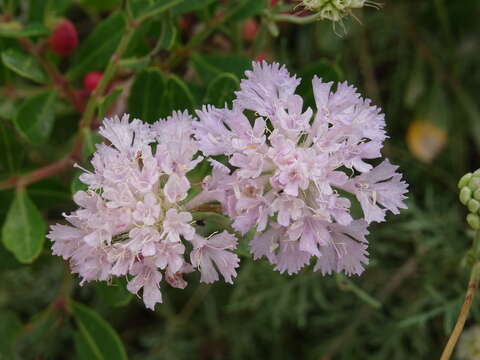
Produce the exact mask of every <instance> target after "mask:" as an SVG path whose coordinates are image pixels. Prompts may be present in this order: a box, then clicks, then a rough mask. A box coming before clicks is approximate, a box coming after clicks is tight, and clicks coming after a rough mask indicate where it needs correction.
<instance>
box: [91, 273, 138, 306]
mask: <svg viewBox="0 0 480 360" xmlns="http://www.w3.org/2000/svg"><path fill="white" fill-rule="evenodd" d="M95 287H96V288H97V293H98V294H99V296H100V298H101V300H102V302H106V303H108V304H110V305H112V306H125V305H127V304H128V303H129V302H130V300H131V299H132V297H133V294H132V293H131V292H130V291H128V290H127V281H126V280H125V279H124V278H113V279H112V281H111V283H110V284H107V283H106V282H105V281H99V282H96V283H95Z"/></svg>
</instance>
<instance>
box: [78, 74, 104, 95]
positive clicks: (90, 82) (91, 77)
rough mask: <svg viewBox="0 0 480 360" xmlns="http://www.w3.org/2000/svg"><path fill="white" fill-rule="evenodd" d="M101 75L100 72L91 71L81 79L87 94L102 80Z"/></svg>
mask: <svg viewBox="0 0 480 360" xmlns="http://www.w3.org/2000/svg"><path fill="white" fill-rule="evenodd" d="M102 76H103V73H102V72H100V71H91V72H89V73H88V74H87V75H85V77H84V78H83V87H84V88H85V90H87V91H88V92H92V91H93V90H95V88H96V87H97V86H98V83H99V82H100V80H102Z"/></svg>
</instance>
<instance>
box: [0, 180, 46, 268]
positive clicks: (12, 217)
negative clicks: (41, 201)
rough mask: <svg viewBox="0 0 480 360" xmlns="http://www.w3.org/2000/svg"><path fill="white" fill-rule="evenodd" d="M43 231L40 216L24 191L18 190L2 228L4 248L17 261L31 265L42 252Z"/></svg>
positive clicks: (43, 225) (43, 227) (43, 222)
mask: <svg viewBox="0 0 480 360" xmlns="http://www.w3.org/2000/svg"><path fill="white" fill-rule="evenodd" d="M45 231H46V225H45V221H44V220H43V217H42V214H40V211H38V209H37V207H36V206H35V204H34V203H33V202H32V200H30V198H29V197H28V194H27V192H26V190H25V189H22V188H19V189H18V190H17V192H16V194H15V198H14V199H13V203H12V204H11V205H10V209H9V210H8V213H7V218H6V219H5V223H4V225H3V228H2V241H3V243H4V245H5V247H6V248H7V249H8V250H10V251H11V252H12V253H13V254H14V255H15V257H16V258H17V259H18V261H20V262H22V263H31V262H32V261H33V260H35V258H36V257H37V256H38V255H40V252H41V251H42V248H43V243H44V241H45Z"/></svg>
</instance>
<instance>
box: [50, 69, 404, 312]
mask: <svg viewBox="0 0 480 360" xmlns="http://www.w3.org/2000/svg"><path fill="white" fill-rule="evenodd" d="M246 77H247V78H246V79H244V80H242V82H241V85H240V91H238V92H236V99H235V100H234V102H233V105H232V107H231V108H229V107H225V108H223V109H218V108H215V107H212V106H204V107H203V108H202V109H201V110H199V111H197V116H198V119H193V118H191V117H190V116H189V115H188V113H186V112H184V113H181V112H175V113H173V115H172V116H171V117H169V118H167V119H166V120H160V121H158V122H156V123H154V124H152V125H149V124H145V123H143V122H141V121H140V120H137V119H134V120H133V121H129V119H128V116H126V115H125V116H124V117H123V118H122V119H118V118H114V119H106V120H105V121H104V124H103V127H102V128H101V129H100V134H101V135H102V136H103V137H105V138H106V139H107V140H108V144H101V145H99V146H98V147H97V151H96V153H95V154H94V156H93V159H92V165H93V171H91V172H90V171H86V170H85V173H84V174H83V175H81V177H80V179H81V181H83V182H84V183H85V184H87V185H88V190H87V191H79V192H77V193H76V194H75V196H74V200H75V202H76V203H77V204H78V206H79V209H78V210H77V211H75V212H73V213H71V214H68V215H65V217H66V219H67V220H68V222H69V223H70V225H54V226H52V227H51V231H50V233H49V235H48V237H49V238H50V239H51V240H52V241H53V252H54V254H57V255H60V256H62V257H63V258H64V259H67V260H69V261H70V264H71V267H72V271H73V272H76V273H78V274H79V275H80V276H81V277H82V278H83V281H82V282H85V281H91V280H109V279H110V278H111V277H120V276H125V277H127V279H128V286H127V288H128V290H130V291H131V292H132V293H135V294H137V293H139V291H140V290H141V289H142V296H143V300H144V302H145V304H146V306H147V307H149V308H152V309H153V308H154V306H155V304H156V303H158V302H161V301H162V297H161V293H160V282H161V280H162V279H163V278H164V279H165V281H166V282H167V283H168V284H170V285H171V286H173V287H176V288H184V287H185V286H186V285H187V283H186V281H185V280H184V279H183V274H185V273H189V272H192V271H193V270H194V269H198V270H199V271H200V273H201V279H200V280H201V281H202V282H206V283H211V282H214V281H217V280H219V277H220V276H219V274H221V275H222V276H223V278H224V279H225V281H226V282H229V283H232V281H233V277H235V276H236V268H237V267H238V265H239V258H238V256H237V255H236V254H235V253H234V250H235V249H236V247H237V241H238V240H237V237H236V236H235V235H233V234H231V233H229V232H227V231H223V232H220V233H218V232H216V233H213V234H210V235H209V236H207V237H203V236H202V235H200V234H199V233H198V231H197V229H196V225H195V223H194V222H193V221H192V220H193V217H192V211H194V210H195V209H199V208H200V207H201V205H204V204H206V203H211V202H216V203H219V204H221V205H222V208H223V212H224V214H225V215H226V216H228V217H229V218H230V219H231V221H232V226H233V228H234V230H235V231H237V232H238V233H240V234H243V235H244V234H246V233H248V232H250V231H252V229H254V231H255V236H254V237H253V239H252V240H251V242H250V244H249V245H250V249H251V253H252V254H253V257H254V259H258V258H261V257H266V258H267V259H268V261H269V262H270V263H272V264H273V265H274V266H275V269H276V270H278V271H280V272H285V271H286V272H288V273H289V274H292V273H296V272H298V271H299V270H300V269H301V268H303V267H304V266H306V265H307V264H309V263H310V262H311V261H312V258H314V259H315V265H314V270H320V271H321V272H322V273H323V274H329V273H332V272H344V273H346V274H348V275H351V274H360V273H361V272H362V271H363V268H364V265H365V264H367V263H368V252H367V239H366V235H367V234H368V230H367V227H368V225H369V224H370V223H371V222H373V221H376V222H380V221H384V220H385V214H386V212H387V211H391V212H392V213H394V214H398V212H399V209H402V208H406V206H405V204H404V202H403V201H404V199H405V193H406V192H407V184H406V183H405V182H404V181H402V179H401V175H400V174H398V173H397V172H396V169H397V167H396V166H393V165H391V164H390V162H389V161H388V160H383V161H379V159H381V158H382V154H381V148H382V146H383V142H384V140H385V138H386V133H385V122H384V116H383V114H381V113H380V109H379V108H377V107H375V106H373V105H371V103H370V100H367V99H363V98H362V97H361V96H360V95H359V94H358V93H357V92H356V89H355V88H353V87H352V86H349V85H348V84H347V83H341V84H338V85H337V86H336V87H334V86H333V83H331V82H329V83H325V82H322V80H321V79H319V78H317V77H315V78H314V79H313V82H312V85H313V93H314V97H315V103H316V111H315V112H314V111H313V110H312V109H310V108H307V109H304V104H303V99H302V97H301V96H299V95H297V94H296V93H295V90H296V88H297V86H298V85H299V83H300V79H298V78H296V77H295V76H291V75H290V74H289V72H288V71H287V70H286V69H285V67H280V65H279V64H276V63H274V64H267V63H266V62H263V63H253V70H252V71H247V72H246ZM199 152H202V153H203V155H201V154H199ZM216 155H225V156H226V158H225V159H227V160H226V161H223V163H222V162H220V161H217V160H214V159H213V158H209V159H205V157H209V156H216ZM204 156H205V157H204ZM201 161H209V162H210V164H211V165H212V172H211V174H210V175H208V176H207V177H205V178H204V179H203V183H202V187H203V190H202V191H201V192H200V194H198V195H196V196H194V197H193V198H192V196H189V194H190V195H193V194H192V193H190V192H189V190H190V187H191V186H190V185H191V184H190V181H189V179H188V177H187V173H188V172H189V171H191V170H192V169H194V168H195V167H196V165H197V164H198V163H199V162H201ZM371 162H373V163H376V164H377V165H376V166H374V165H373V164H372V163H371ZM187 197H188V198H187ZM187 200H188V201H187ZM353 201H355V202H358V203H359V205H360V206H361V208H362V210H363V217H362V216H357V217H356V218H354V216H353V215H352V212H351V205H352V202H353ZM207 235H208V234H207ZM187 249H188V250H187ZM187 252H188V253H189V254H188V256H187Z"/></svg>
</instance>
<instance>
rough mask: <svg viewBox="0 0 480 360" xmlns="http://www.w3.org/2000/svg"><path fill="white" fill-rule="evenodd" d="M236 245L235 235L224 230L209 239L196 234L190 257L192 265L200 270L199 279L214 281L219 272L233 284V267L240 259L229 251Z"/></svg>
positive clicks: (208, 282)
mask: <svg viewBox="0 0 480 360" xmlns="http://www.w3.org/2000/svg"><path fill="white" fill-rule="evenodd" d="M236 247H237V239H236V237H235V236H233V235H231V234H229V233H228V232H226V231H224V232H222V233H220V234H217V235H214V236H212V237H211V238H209V239H203V238H201V237H199V236H197V237H196V238H195V240H194V249H193V251H192V253H191V254H190V259H191V262H192V265H193V266H195V267H198V268H199V270H200V273H201V279H200V281H202V282H204V283H207V284H210V283H212V282H215V281H217V280H218V279H219V276H218V273H219V272H220V274H222V276H223V277H224V279H225V282H227V283H230V284H233V278H234V277H235V276H237V272H236V271H235V268H237V267H238V265H239V261H240V259H239V258H238V256H237V255H236V254H234V253H232V252H231V250H234V249H235V248H236Z"/></svg>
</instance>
